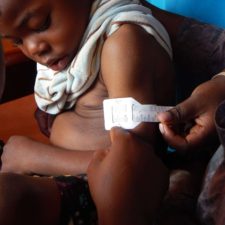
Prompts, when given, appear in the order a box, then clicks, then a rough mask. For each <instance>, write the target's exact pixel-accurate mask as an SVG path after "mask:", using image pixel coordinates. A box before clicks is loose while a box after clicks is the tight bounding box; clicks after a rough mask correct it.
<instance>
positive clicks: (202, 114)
mask: <svg viewBox="0 0 225 225" xmlns="http://www.w3.org/2000/svg"><path fill="white" fill-rule="evenodd" d="M223 99H225V76H221V77H217V78H215V79H213V80H210V81H208V82H205V83H203V84H201V85H199V86H198V87H197V88H196V89H195V90H194V91H193V93H192V95H191V96H190V97H189V98H188V99H186V100H185V101H183V102H182V103H180V104H178V105H177V106H176V107H175V108H173V109H171V110H170V111H168V112H164V113H160V114H159V115H158V119H159V121H161V124H160V130H161V133H162V134H163V136H164V138H165V140H166V141H167V142H168V144H169V145H170V146H172V147H174V148H176V149H177V151H178V152H180V153H181V154H186V153H190V152H192V151H191V150H193V151H194V150H196V149H200V148H199V147H200V146H201V147H203V146H205V147H206V146H210V145H209V144H210V143H211V144H212V142H213V141H215V136H216V130H215V124H214V113H215V110H216V108H217V106H218V104H219V103H220V102H221V101H222V100H223ZM180 124H182V125H185V126H183V127H184V128H185V129H183V130H182V131H179V132H177V125H180ZM189 125H191V126H189ZM187 126H189V127H187ZM175 127H176V128H175Z"/></svg>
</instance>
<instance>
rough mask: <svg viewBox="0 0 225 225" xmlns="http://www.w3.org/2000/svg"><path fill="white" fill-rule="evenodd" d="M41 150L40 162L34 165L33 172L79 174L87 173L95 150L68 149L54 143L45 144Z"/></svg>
mask: <svg viewBox="0 0 225 225" xmlns="http://www.w3.org/2000/svg"><path fill="white" fill-rule="evenodd" d="M38 144H39V143H38ZM37 147H38V146H37ZM39 147H41V146H39ZM42 148H43V150H42ZM39 150H41V152H40V155H39V156H37V158H38V163H37V165H36V166H34V168H33V172H34V173H38V174H44V175H78V174H83V173H86V172H87V168H88V165H89V162H90V160H91V158H92V154H93V151H77V150H67V149H62V148H58V147H55V146H52V145H47V146H46V145H44V146H43V147H41V149H40V148H39Z"/></svg>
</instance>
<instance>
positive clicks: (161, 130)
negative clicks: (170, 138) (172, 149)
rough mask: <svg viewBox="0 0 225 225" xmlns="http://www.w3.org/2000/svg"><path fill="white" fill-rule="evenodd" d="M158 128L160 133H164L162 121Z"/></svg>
mask: <svg viewBox="0 0 225 225" xmlns="http://www.w3.org/2000/svg"><path fill="white" fill-rule="evenodd" d="M159 130H160V132H161V134H164V133H165V130H164V126H163V124H162V123H160V124H159Z"/></svg>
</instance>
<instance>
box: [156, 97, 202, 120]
mask: <svg viewBox="0 0 225 225" xmlns="http://www.w3.org/2000/svg"><path fill="white" fill-rule="evenodd" d="M197 112H198V104H196V101H195V99H194V97H192V96H190V97H189V98H187V99H186V100H184V101H183V102H181V103H179V104H178V105H176V106H175V107H173V108H172V109H170V110H168V111H166V112H160V113H158V115H157V118H158V120H159V121H160V122H161V123H164V124H176V123H183V122H186V121H189V120H192V119H194V118H195V116H196V113H197Z"/></svg>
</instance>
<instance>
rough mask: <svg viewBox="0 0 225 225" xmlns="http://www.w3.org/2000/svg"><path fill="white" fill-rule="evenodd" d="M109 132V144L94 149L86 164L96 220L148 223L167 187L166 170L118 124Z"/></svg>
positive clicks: (144, 144) (151, 153)
mask: <svg viewBox="0 0 225 225" xmlns="http://www.w3.org/2000/svg"><path fill="white" fill-rule="evenodd" d="M110 134H111V141H112V145H111V146H110V148H109V149H107V150H104V151H100V150H99V151H96V153H95V154H94V156H93V159H92V161H91V163H90V165H89V168H88V181H89V185H90V190H91V194H92V197H93V199H94V202H95V204H96V206H97V209H98V217H99V224H100V225H102V224H107V225H110V224H123V225H128V224H129V225H130V224H135V225H138V224H140V225H144V224H151V222H150V221H151V220H152V219H153V217H154V215H155V214H156V211H157V209H158V207H159V205H160V202H161V200H162V198H163V196H164V194H165V192H166V190H167V188H168V179H169V178H168V170H167V169H166V167H165V166H164V165H163V163H162V162H161V160H160V159H159V158H158V157H157V156H156V155H155V154H154V151H153V149H152V146H151V145H149V144H147V143H145V142H144V141H142V140H141V139H139V138H138V137H137V136H135V134H132V133H130V132H128V131H125V130H122V129H120V128H113V129H112V130H111V131H110Z"/></svg>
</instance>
